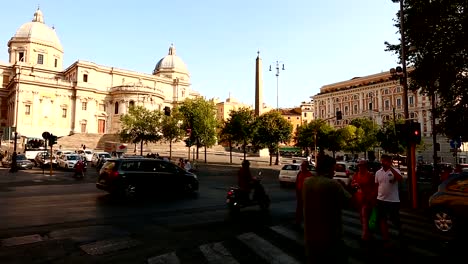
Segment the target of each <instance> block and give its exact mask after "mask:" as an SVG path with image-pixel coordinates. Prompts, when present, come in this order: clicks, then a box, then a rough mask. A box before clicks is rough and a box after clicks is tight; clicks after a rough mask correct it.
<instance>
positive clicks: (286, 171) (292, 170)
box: [278, 163, 315, 187]
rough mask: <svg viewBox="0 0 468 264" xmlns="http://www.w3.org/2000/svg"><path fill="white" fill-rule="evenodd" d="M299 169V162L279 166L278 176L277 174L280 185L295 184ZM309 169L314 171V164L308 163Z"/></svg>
mask: <svg viewBox="0 0 468 264" xmlns="http://www.w3.org/2000/svg"><path fill="white" fill-rule="evenodd" d="M300 169H301V164H300V163H291V164H286V165H284V166H283V167H282V168H281V170H280V173H279V176H278V179H279V182H280V185H281V186H282V187H284V186H286V185H288V184H295V183H296V178H297V174H298V173H299V170H300ZM309 170H310V171H312V172H313V173H315V166H313V165H309Z"/></svg>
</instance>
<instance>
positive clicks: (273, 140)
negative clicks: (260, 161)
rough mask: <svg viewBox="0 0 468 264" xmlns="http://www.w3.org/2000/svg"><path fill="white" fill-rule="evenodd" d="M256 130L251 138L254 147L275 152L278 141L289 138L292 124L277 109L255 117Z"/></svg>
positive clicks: (281, 141) (284, 140)
mask: <svg viewBox="0 0 468 264" xmlns="http://www.w3.org/2000/svg"><path fill="white" fill-rule="evenodd" d="M255 127H256V131H255V133H254V136H253V139H252V145H253V146H254V149H257V150H258V149H263V148H268V149H269V151H270V153H276V152H277V151H278V147H279V144H280V143H287V142H289V141H290V140H291V136H292V135H291V133H292V129H293V127H292V124H291V123H289V122H288V121H287V120H285V119H284V118H283V117H282V116H281V114H280V113H279V112H278V111H270V112H267V113H264V114H262V115H261V116H259V117H258V118H257V119H256V125H255Z"/></svg>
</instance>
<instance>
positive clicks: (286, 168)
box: [281, 164, 299, 170]
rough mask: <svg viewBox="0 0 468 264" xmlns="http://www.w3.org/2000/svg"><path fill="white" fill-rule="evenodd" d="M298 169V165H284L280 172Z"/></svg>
mask: <svg viewBox="0 0 468 264" xmlns="http://www.w3.org/2000/svg"><path fill="white" fill-rule="evenodd" d="M298 169H299V165H295V164H289V165H284V166H283V168H282V169H281V170H298Z"/></svg>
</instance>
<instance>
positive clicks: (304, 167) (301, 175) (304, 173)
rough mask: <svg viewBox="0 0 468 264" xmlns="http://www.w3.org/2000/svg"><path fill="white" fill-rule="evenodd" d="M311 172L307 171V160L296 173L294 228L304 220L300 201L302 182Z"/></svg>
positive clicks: (301, 201)
mask: <svg viewBox="0 0 468 264" xmlns="http://www.w3.org/2000/svg"><path fill="white" fill-rule="evenodd" d="M311 176H312V172H311V171H309V162H308V161H307V160H304V161H303V162H302V163H301V169H300V171H299V172H298V173H297V178H296V200H297V204H296V223H295V224H296V226H297V227H299V225H301V224H302V221H303V220H304V208H303V206H304V205H303V200H302V187H303V186H304V180H305V179H307V178H309V177H311Z"/></svg>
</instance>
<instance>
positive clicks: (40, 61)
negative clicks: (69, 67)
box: [37, 54, 44, 64]
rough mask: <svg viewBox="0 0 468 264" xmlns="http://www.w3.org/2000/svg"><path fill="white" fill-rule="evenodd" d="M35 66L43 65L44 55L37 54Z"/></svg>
mask: <svg viewBox="0 0 468 264" xmlns="http://www.w3.org/2000/svg"><path fill="white" fill-rule="evenodd" d="M37 64H44V55H43V54H37Z"/></svg>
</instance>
